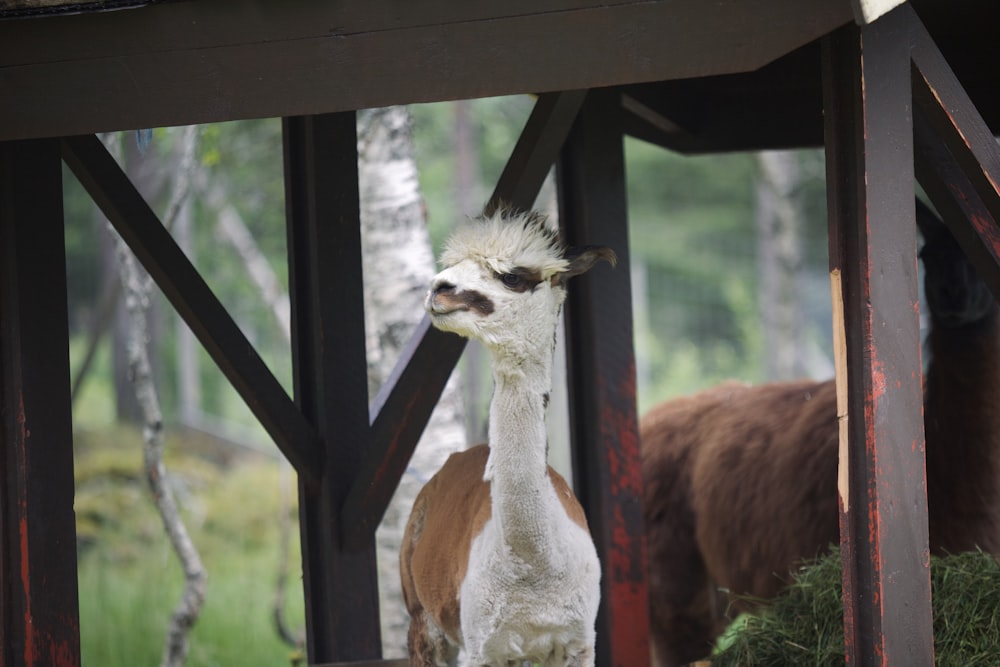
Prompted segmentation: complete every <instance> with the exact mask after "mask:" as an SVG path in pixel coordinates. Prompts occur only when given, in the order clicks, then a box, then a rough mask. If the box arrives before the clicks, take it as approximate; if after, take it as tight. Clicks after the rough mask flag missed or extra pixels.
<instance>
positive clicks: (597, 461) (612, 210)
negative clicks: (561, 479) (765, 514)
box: [559, 90, 649, 667]
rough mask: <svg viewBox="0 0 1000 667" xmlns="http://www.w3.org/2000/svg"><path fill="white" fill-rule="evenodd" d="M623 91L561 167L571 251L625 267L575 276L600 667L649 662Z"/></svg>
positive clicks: (577, 372) (584, 487)
mask: <svg viewBox="0 0 1000 667" xmlns="http://www.w3.org/2000/svg"><path fill="white" fill-rule="evenodd" d="M620 107H621V104H620V99H619V94H617V93H615V92H614V91H610V90H598V91H591V92H590V93H588V95H587V98H586V100H585V101H584V105H583V108H582V109H581V111H580V114H579V116H578V117H577V119H576V123H575V124H574V126H573V129H572V131H571V132H570V136H569V138H568V139H567V142H566V144H565V146H564V148H563V152H562V155H561V157H560V162H559V189H560V219H561V221H562V224H563V226H564V229H565V234H566V239H567V241H568V242H569V244H570V245H595V244H599V245H607V246H610V247H611V248H612V249H614V251H615V252H616V253H618V259H619V261H618V266H617V268H615V269H611V268H610V267H607V266H601V267H598V268H596V269H594V270H593V271H592V272H591V273H589V274H587V275H585V276H582V277H580V278H575V279H574V282H572V283H570V286H569V301H568V304H567V310H566V317H567V324H568V326H567V335H566V338H567V350H568V352H567V354H568V356H569V369H568V370H569V394H570V406H571V408H570V411H571V414H570V423H571V428H572V434H573V443H574V445H573V447H574V450H573V455H574V470H575V482H576V490H577V494H578V495H579V496H580V500H581V502H582V503H583V505H584V507H585V508H586V510H587V517H588V519H589V521H590V528H591V532H592V533H593V535H594V540H595V542H596V543H597V551H598V555H599V556H600V558H601V565H602V568H603V572H602V580H601V611H600V614H599V616H598V628H597V664H598V665H602V666H605V667H608V666H612V665H613V666H615V667H643V666H645V665H648V664H649V619H648V610H647V597H646V596H647V593H646V583H645V572H646V561H645V548H644V542H643V526H642V504H641V503H642V477H641V471H640V467H639V437H638V424H637V419H636V404H635V358H634V355H633V350H632V306H631V286H630V279H629V251H628V227H627V214H626V206H625V168H624V155H623V146H622V132H621V117H620V113H621V112H620Z"/></svg>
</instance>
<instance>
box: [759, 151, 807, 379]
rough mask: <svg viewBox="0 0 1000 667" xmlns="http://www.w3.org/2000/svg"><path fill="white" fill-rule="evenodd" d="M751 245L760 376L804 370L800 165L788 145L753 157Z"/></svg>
mask: <svg viewBox="0 0 1000 667" xmlns="http://www.w3.org/2000/svg"><path fill="white" fill-rule="evenodd" d="M757 165H758V169H757V173H758V178H757V247H758V267H759V268H758V271H759V276H760V283H759V285H760V288H759V289H760V293H759V303H760V313H761V324H762V327H763V332H764V341H765V345H764V364H765V368H764V370H765V377H766V378H767V379H768V380H785V379H791V378H795V377H800V376H802V375H804V374H805V372H806V363H805V357H806V351H805V345H804V340H803V338H804V337H803V331H802V320H803V316H802V312H803V309H802V303H801V298H802V297H801V290H800V286H801V284H802V280H803V275H802V254H803V251H802V235H801V228H802V215H803V214H802V206H801V203H800V201H799V192H798V191H799V187H800V185H801V181H802V178H801V169H800V167H799V161H798V155H797V154H796V153H794V152H793V151H764V152H762V153H759V154H758V157H757Z"/></svg>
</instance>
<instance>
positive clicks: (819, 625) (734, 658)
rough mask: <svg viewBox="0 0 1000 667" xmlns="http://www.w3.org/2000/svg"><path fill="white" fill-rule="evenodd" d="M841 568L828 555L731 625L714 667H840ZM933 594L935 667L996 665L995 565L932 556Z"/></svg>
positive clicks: (998, 609)
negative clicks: (789, 666) (767, 600)
mask: <svg viewBox="0 0 1000 667" xmlns="http://www.w3.org/2000/svg"><path fill="white" fill-rule="evenodd" d="M840 568H841V565H840V553H839V551H837V550H834V551H832V552H831V553H830V554H829V555H827V556H825V557H824V558H822V559H820V560H818V561H816V562H815V563H814V564H812V565H809V566H808V567H803V568H802V569H801V570H800V571H799V572H798V574H797V575H796V577H795V580H794V583H793V584H792V585H791V586H790V587H789V588H788V589H787V590H786V591H785V592H783V593H782V594H781V595H779V596H778V597H776V598H775V599H774V600H772V601H769V602H766V603H762V604H763V606H762V607H761V608H760V611H758V612H755V613H753V614H743V615H742V616H740V617H739V618H737V619H736V621H734V622H733V624H732V625H731V626H730V628H729V629H728V630H727V631H726V633H725V634H724V635H723V636H722V637H721V638H720V640H719V644H718V646H719V648H717V650H716V654H715V655H714V656H712V667H776V666H781V665H816V666H817V667H825V666H826V665H829V666H830V667H842V666H843V664H844V628H843V606H842V604H841V597H840V571H841V570H840ZM931 592H932V596H933V601H934V655H935V658H936V663H937V665H938V667H952V666H954V667H958V666H959V665H961V666H962V667H973V666H975V665H983V666H987V665H989V666H996V665H1000V562H998V561H997V560H996V559H995V558H993V557H992V556H990V555H989V554H984V553H982V552H969V553H963V554H957V555H953V556H945V557H940V558H939V557H936V556H932V557H931Z"/></svg>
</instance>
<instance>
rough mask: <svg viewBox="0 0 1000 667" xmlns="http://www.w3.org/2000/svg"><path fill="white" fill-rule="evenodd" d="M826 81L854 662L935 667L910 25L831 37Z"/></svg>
mask: <svg viewBox="0 0 1000 667" xmlns="http://www.w3.org/2000/svg"><path fill="white" fill-rule="evenodd" d="M823 73H824V107H825V115H826V151H827V191H828V210H829V223H830V272H831V281H832V293H833V301H834V332H835V336H836V337H837V338H838V339H839V344H838V349H837V350H835V353H836V356H837V360H838V364H837V366H838V368H837V388H838V394H839V397H840V405H839V407H838V414H839V419H840V423H841V462H840V465H841V472H840V479H839V490H840V508H841V554H842V559H843V564H844V577H843V583H844V630H845V641H846V649H847V664H849V665H866V666H867V665H872V666H874V665H885V666H888V665H907V666H911V667H917V666H920V665H927V666H930V665H933V664H934V647H933V631H932V627H931V591H930V576H929V571H928V567H929V552H928V546H927V494H926V483H925V472H924V436H923V413H922V393H921V366H920V332H919V325H918V319H917V312H918V300H917V259H916V230H915V223H914V204H913V196H914V190H913V145H912V124H911V116H910V104H911V101H910V100H911V94H910V38H909V23H908V21H906V20H905V15H903V14H901V12H900V11H899V10H897V11H894V12H891V13H890V14H887V15H886V16H884V17H882V18H881V19H879V20H878V21H876V22H874V23H872V24H870V25H867V26H863V27H860V28H858V27H856V26H853V25H852V26H848V27H846V28H843V29H841V30H839V31H837V32H836V33H834V34H833V35H832V36H830V37H828V38H827V39H826V40H825V43H824V57H823ZM843 336H846V338H845V337H843ZM845 408H846V413H845Z"/></svg>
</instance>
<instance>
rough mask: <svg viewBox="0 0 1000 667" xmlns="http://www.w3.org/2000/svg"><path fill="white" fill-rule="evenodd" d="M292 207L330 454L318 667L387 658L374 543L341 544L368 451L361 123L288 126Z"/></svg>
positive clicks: (310, 537) (303, 337) (316, 633)
mask: <svg viewBox="0 0 1000 667" xmlns="http://www.w3.org/2000/svg"><path fill="white" fill-rule="evenodd" d="M283 130H284V144H285V205H286V209H287V224H288V255H289V257H288V261H289V294H290V296H291V306H292V367H293V373H294V384H295V402H296V404H298V405H299V407H300V408H301V409H302V413H303V414H304V415H305V416H306V418H307V419H308V420H309V421H310V422H311V423H312V424H313V425H314V426H315V428H316V432H317V433H318V435H319V436H320V438H321V442H322V443H323V451H324V454H325V456H324V458H323V463H322V467H321V468H319V469H318V470H315V471H314V473H315V479H316V480H318V481H317V482H310V481H309V480H300V483H299V523H300V532H301V536H302V567H303V584H304V586H305V600H306V638H307V639H306V643H307V649H308V656H309V661H310V662H332V661H343V660H370V659H373V658H378V657H380V656H381V652H382V647H381V638H380V631H379V614H378V585H377V581H376V564H375V535H374V533H372V534H369V535H368V536H367V539H366V540H364V541H363V542H362V543H361V544H360V545H358V546H357V547H356V548H353V549H348V548H347V547H346V546H345V545H344V544H343V542H342V541H341V540H340V534H341V526H340V520H339V512H338V510H339V508H340V506H341V504H342V503H343V502H344V498H345V496H346V495H347V492H348V490H349V489H350V488H351V483H352V481H353V478H354V475H355V473H356V471H357V470H358V466H359V464H360V461H361V459H362V456H363V453H364V451H365V450H366V449H367V448H368V446H369V442H370V433H369V424H368V410H367V408H368V377H367V365H366V363H365V326H364V322H365V318H364V292H363V289H362V271H361V221H360V209H359V204H358V153H357V131H356V118H355V114H354V113H353V112H346V113H339V114H327V115H323V116H310V117H298V118H286V119H285V120H284V125H283Z"/></svg>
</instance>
